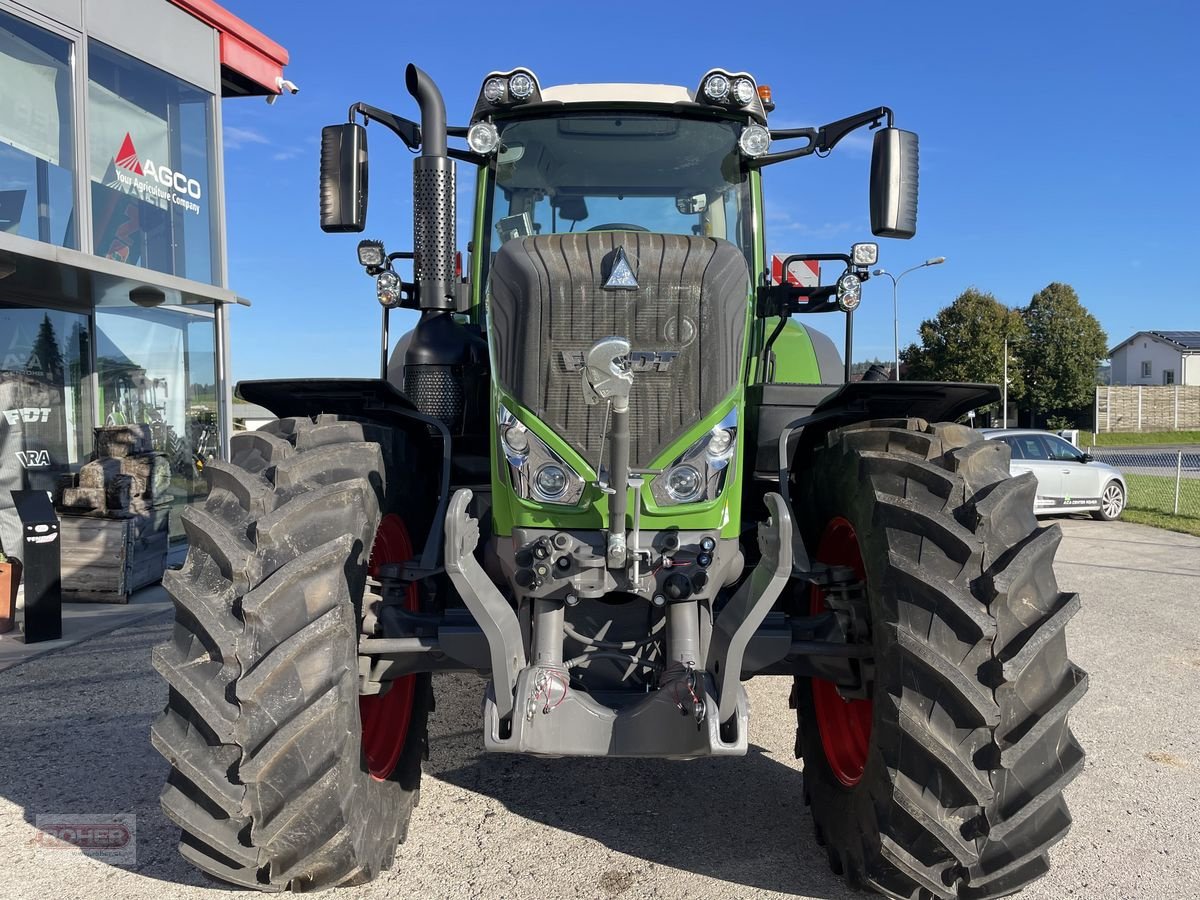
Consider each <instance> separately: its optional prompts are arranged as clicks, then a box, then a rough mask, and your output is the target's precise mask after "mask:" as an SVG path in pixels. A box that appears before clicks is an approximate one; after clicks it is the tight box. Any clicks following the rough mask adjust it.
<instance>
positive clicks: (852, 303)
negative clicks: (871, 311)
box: [837, 274, 862, 312]
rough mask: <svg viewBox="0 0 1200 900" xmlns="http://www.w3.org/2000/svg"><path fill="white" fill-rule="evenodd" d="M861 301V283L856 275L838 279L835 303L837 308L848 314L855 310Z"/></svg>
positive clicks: (847, 275)
mask: <svg viewBox="0 0 1200 900" xmlns="http://www.w3.org/2000/svg"><path fill="white" fill-rule="evenodd" d="M861 300H862V281H860V280H859V277H858V276H857V275H853V274H846V275H843V276H842V277H841V278H839V279H838V283H837V303H838V306H839V307H841V308H842V309H844V310H845V311H846V312H849V311H850V310H852V309H855V308H857V306H858V304H859V302H860V301H861Z"/></svg>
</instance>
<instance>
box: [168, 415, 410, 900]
mask: <svg viewBox="0 0 1200 900" xmlns="http://www.w3.org/2000/svg"><path fill="white" fill-rule="evenodd" d="M370 428H371V426H367V425H362V424H360V423H357V422H342V421H337V420H336V419H335V418H334V417H329V416H322V417H318V419H317V420H316V421H312V420H309V419H283V420H279V421H277V422H273V423H270V424H269V425H267V426H266V427H265V428H263V429H262V430H260V431H257V432H249V433H246V434H239V435H237V436H235V437H234V439H233V447H232V453H233V462H231V463H223V462H213V463H210V464H209V465H208V466H206V467H205V475H206V476H207V477H208V480H209V485H210V490H209V494H208V497H207V499H206V500H205V501H204V503H203V505H201V506H195V507H191V508H188V509H187V510H185V511H184V513H183V522H184V527H185V529H186V531H187V536H188V542H189V547H188V554H187V559H186V561H185V562H184V565H183V568H182V569H180V570H178V571H172V572H168V573H167V576H166V577H165V578H164V584H165V586H166V588H167V591H168V592H169V593H170V595H171V597H172V599H173V601H174V604H175V629H174V634H173V636H172V638H171V640H169V641H167V642H166V643H164V644H162V645H160V646H159V647H157V648H156V649H155V652H154V665H155V668H157V669H158V671H159V672H160V673H161V674H162V676H163V677H164V678H165V679H166V682H167V685H168V687H169V691H168V701H167V707H166V710H165V711H164V712H163V714H162V717H161V718H160V719H159V720H158V721H157V722H156V723H155V724H154V726H153V729H152V733H151V740H152V743H153V744H154V746H155V748H156V749H157V750H158V751H159V752H160V753H161V754H162V755H163V756H164V757H166V758H167V760H168V761H169V762H170V763H171V769H170V774H169V776H168V779H167V784H166V787H165V788H164V790H163V793H162V798H161V799H162V808H163V811H164V812H165V814H166V815H167V817H168V818H169V819H171V820H172V821H173V822H174V823H175V824H176V825H178V826H179V827H180V829H181V831H182V835H181V839H180V852H181V853H182V855H183V856H184V857H185V858H186V859H188V860H189V861H190V862H191V863H193V864H194V865H195V866H197V867H198V868H200V869H202V870H203V871H205V872H207V873H208V874H210V875H212V876H214V877H215V878H217V879H220V880H221V881H225V882H229V883H232V884H236V885H241V886H243V887H248V888H256V889H259V890H283V889H291V890H293V891H305V890H319V889H321V888H325V887H331V886H334V885H341V884H355V883H361V882H363V881H368V880H370V879H371V878H373V877H374V876H376V875H377V874H379V873H380V872H382V871H384V870H386V869H388V868H389V867H390V866H391V864H392V861H393V857H394V855H395V850H396V845H397V843H398V841H400V840H402V839H403V837H404V835H405V834H406V831H407V826H408V820H409V817H410V815H411V813H412V809H413V806H414V805H415V804H416V800H417V792H418V787H419V783H420V777H421V762H422V759H423V757H424V756H425V753H426V720H427V717H428V713H429V709H430V705H431V702H432V692H431V691H430V688H429V676H428V675H425V676H417V677H418V679H419V681H418V683H417V689H416V690H415V691H414V692H413V701H412V708H411V714H410V716H409V718H408V723H409V724H408V727H407V733H406V737H404V738H403V740H404V746H403V748H402V750H401V752H400V753H399V756H398V761H397V762H396V765H395V768H394V770H392V771H391V772H390V773H388V775H387V776H386V777H376V776H373V775H372V774H370V772H369V771H368V765H367V761H366V759H365V757H364V753H363V749H362V726H361V721H360V713H359V692H358V656H357V651H358V643H357V642H358V635H359V623H360V621H361V605H362V601H363V593H364V585H365V582H366V576H367V565H368V557H369V554H370V551H371V548H372V543H373V539H374V537H375V534H376V528H377V527H378V524H379V521H380V508H381V504H383V503H384V500H385V481H386V475H385V472H386V467H385V462H384V454H383V453H382V451H381V448H380V444H379V443H377V442H376V441H374V440H370V439H369V438H370V437H371V435H370V433H369V430H370Z"/></svg>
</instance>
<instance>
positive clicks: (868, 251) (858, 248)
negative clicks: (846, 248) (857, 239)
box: [850, 241, 879, 269]
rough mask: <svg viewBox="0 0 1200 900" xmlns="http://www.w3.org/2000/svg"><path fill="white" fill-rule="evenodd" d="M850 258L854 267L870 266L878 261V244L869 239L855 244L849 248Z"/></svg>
mask: <svg viewBox="0 0 1200 900" xmlns="http://www.w3.org/2000/svg"><path fill="white" fill-rule="evenodd" d="M850 258H851V259H852V260H854V265H855V267H856V268H859V269H867V268H870V267H871V266H873V265H875V263H877V262H878V261H879V245H878V244H876V243H873V242H870V241H868V242H864V243H861V244H855V245H854V246H853V247H851V248H850Z"/></svg>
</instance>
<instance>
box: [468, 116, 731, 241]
mask: <svg viewBox="0 0 1200 900" xmlns="http://www.w3.org/2000/svg"><path fill="white" fill-rule="evenodd" d="M501 127H502V128H503V131H502V138H501V148H500V151H499V153H498V154H497V156H496V160H495V162H494V163H493V169H492V197H491V221H490V223H489V225H490V227H489V228H488V239H489V241H490V242H491V249H492V251H493V252H494V251H495V250H497V249H499V247H500V245H501V244H503V243H504V242H505V241H507V240H511V239H512V238H514V237H523V236H525V235H529V234H565V233H571V232H585V231H616V230H629V231H654V232H659V233H666V234H688V235H705V236H709V237H718V238H724V239H725V240H727V241H730V242H732V243H733V244H735V245H737V246H738V247H739V248H740V249H741V250H742V252H743V253H744V254H745V256H746V258H747V261H749V260H751V259H753V256H752V247H751V240H752V231H751V229H750V227H749V220H750V201H749V190H748V187H747V171H746V168H745V166H744V165H743V164H742V159H741V155H740V154H739V152H738V146H737V138H738V131H739V128H740V126H739V125H738V124H736V123H734V122H726V121H717V120H698V119H684V118H670V117H665V116H648V115H612V114H608V115H597V114H587V115H577V116H560V117H553V118H539V119H527V120H521V121H515V122H510V123H508V124H507V125H503V124H501Z"/></svg>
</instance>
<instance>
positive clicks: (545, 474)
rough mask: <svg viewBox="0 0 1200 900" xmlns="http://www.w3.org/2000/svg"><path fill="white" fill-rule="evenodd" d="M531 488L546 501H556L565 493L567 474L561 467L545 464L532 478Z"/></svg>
mask: <svg viewBox="0 0 1200 900" xmlns="http://www.w3.org/2000/svg"><path fill="white" fill-rule="evenodd" d="M533 486H534V487H535V488H536V489H537V492H538V493H539V494H540V495H541V496H542V497H543V498H545V499H546V500H557V499H558V498H559V497H561V496H562V495H563V494H565V493H566V492H567V473H566V472H564V471H563V468H562V466H559V465H555V464H554V463H546V464H545V465H544V466H542V467H541V468H540V469H538V470H537V473H536V474H535V475H534V476H533Z"/></svg>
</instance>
